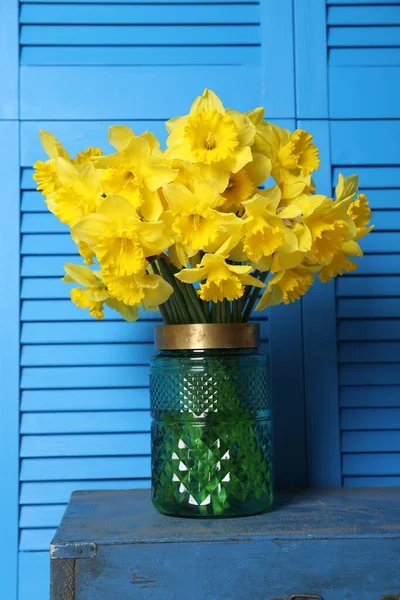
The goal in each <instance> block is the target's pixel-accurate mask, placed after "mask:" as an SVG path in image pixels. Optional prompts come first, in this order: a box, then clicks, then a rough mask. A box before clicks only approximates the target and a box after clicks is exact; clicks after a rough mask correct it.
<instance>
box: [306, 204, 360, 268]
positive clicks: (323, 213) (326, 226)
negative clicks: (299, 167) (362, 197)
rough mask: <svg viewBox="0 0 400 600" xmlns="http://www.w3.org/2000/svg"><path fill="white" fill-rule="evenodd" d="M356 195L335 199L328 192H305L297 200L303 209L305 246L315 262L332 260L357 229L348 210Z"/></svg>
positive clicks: (324, 262) (308, 255) (308, 254)
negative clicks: (321, 193)
mask: <svg viewBox="0 0 400 600" xmlns="http://www.w3.org/2000/svg"><path fill="white" fill-rule="evenodd" d="M351 200H352V197H348V198H343V199H342V200H336V201H334V200H332V198H328V197H327V196H321V195H309V196H307V195H303V196H301V197H299V198H297V199H296V200H295V203H296V206H298V207H299V208H300V209H301V211H302V223H303V228H302V232H301V235H302V249H303V250H308V253H307V258H308V259H309V260H310V261H311V262H313V263H320V264H321V265H324V264H328V263H329V262H330V261H331V260H332V257H333V256H334V255H335V254H336V252H338V250H340V248H341V246H342V244H343V243H344V242H346V241H348V240H350V239H352V238H354V235H355V233H356V228H355V225H354V223H353V221H352V219H351V218H350V217H349V215H348V214H347V209H348V207H349V205H350V202H351Z"/></svg>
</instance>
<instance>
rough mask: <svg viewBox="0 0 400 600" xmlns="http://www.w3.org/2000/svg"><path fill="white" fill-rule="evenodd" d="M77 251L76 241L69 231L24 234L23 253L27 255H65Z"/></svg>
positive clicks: (22, 241)
mask: <svg viewBox="0 0 400 600" xmlns="http://www.w3.org/2000/svg"><path fill="white" fill-rule="evenodd" d="M74 253H76V246H75V243H74V242H73V241H72V239H71V237H70V236H69V234H68V233H54V234H52V233H47V234H46V233H44V234H40V233H39V234H34V233H32V234H29V233H28V234H24V235H23V236H22V240H21V254H22V256H26V255H29V254H30V255H38V254H39V255H40V254H42V255H45V254H53V255H59V256H62V255H65V254H74Z"/></svg>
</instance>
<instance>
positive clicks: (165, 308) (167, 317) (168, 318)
mask: <svg viewBox="0 0 400 600" xmlns="http://www.w3.org/2000/svg"><path fill="white" fill-rule="evenodd" d="M150 266H151V269H152V271H153V273H154V274H155V275H160V271H159V270H158V266H157V263H156V261H154V262H153V263H152V264H151V265H150ZM158 308H159V310H160V313H161V317H162V320H163V321H164V323H165V324H166V325H174V324H175V323H176V320H175V318H174V316H173V314H172V312H171V306H170V305H169V302H168V301H167V302H164V303H163V304H160V305H159V307H158Z"/></svg>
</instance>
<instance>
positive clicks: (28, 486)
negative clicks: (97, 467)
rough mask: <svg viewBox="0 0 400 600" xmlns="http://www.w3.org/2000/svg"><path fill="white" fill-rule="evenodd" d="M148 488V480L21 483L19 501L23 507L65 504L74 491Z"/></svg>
mask: <svg viewBox="0 0 400 600" xmlns="http://www.w3.org/2000/svg"><path fill="white" fill-rule="evenodd" d="M147 487H149V479H106V480H103V479H99V480H97V479H93V480H89V481H88V480H80V481H75V480H68V481H51V482H46V481H45V482H42V481H41V482H35V481H34V482H22V483H21V490H20V501H21V504H22V505H24V506H28V505H29V506H30V505H40V504H45V505H46V504H49V503H52V504H65V502H66V500H68V499H69V497H70V495H71V494H72V492H74V491H75V490H79V489H81V490H99V489H102V490H114V489H118V490H132V489H137V488H147Z"/></svg>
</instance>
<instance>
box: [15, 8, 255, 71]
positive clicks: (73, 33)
mask: <svg viewBox="0 0 400 600" xmlns="http://www.w3.org/2000/svg"><path fill="white" fill-rule="evenodd" d="M20 23H21V32H20V44H21V58H20V60H21V64H22V65H30V66H33V65H110V66H111V65H149V66H150V65H165V66H167V65H182V64H185V65H192V66H196V65H240V64H242V65H243V64H245V65H252V64H254V65H258V64H259V63H260V58H261V51H260V6H259V3H258V2H252V3H248V2H230V3H220V2H208V3H205V4H198V3H194V2H186V3H185V2H180V3H174V2H171V3H167V2H164V3H158V2H154V3H153V2H146V3H143V4H136V3H133V2H125V3H120V4H115V3H113V2H100V3H94V2H92V3H86V2H74V3H68V2H66V3H65V2H47V3H33V2H22V3H21V10H20Z"/></svg>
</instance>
